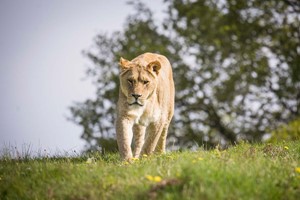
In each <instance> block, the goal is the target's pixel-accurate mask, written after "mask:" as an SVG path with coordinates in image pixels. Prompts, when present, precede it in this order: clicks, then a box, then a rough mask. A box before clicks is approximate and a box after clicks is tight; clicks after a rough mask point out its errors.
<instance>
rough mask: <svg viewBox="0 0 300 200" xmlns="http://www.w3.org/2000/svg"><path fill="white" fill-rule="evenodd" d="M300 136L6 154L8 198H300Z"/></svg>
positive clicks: (0, 191)
mask: <svg viewBox="0 0 300 200" xmlns="http://www.w3.org/2000/svg"><path fill="white" fill-rule="evenodd" d="M299 197H300V141H295V142H285V143H280V144H260V145H250V144H247V143H243V144H240V145H238V146H234V147H231V148H229V149H227V150H224V151H220V150H218V149H215V150H211V151H204V150H199V151H196V152H191V151H184V152H172V153H167V154H165V155H156V156H151V157H147V156H144V157H143V158H142V159H139V160H135V161H134V162H133V163H127V162H120V161H119V160H118V155H115V154H111V155H104V156H101V155H99V154H91V155H86V156H80V157H76V158H35V159H28V158H27V159H23V160H14V159H12V158H10V157H5V156H2V158H1V160H0V199H73V200H75V199H76V200H79V199H82V200H83V199H114V200H115V199H272V200H274V199H299Z"/></svg>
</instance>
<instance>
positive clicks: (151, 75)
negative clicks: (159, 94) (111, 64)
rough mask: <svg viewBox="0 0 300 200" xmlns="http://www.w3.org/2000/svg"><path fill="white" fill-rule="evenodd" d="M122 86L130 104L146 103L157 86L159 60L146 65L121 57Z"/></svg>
mask: <svg viewBox="0 0 300 200" xmlns="http://www.w3.org/2000/svg"><path fill="white" fill-rule="evenodd" d="M119 65H120V68H121V70H120V88H121V91H122V93H123V94H124V95H125V96H126V98H127V103H128V105H129V106H139V107H142V106H144V105H145V103H146V102H147V100H148V99H149V98H150V97H151V96H152V94H153V93H154V92H155V89H156V87H157V76H158V74H159V70H160V68H161V65H160V62H159V61H153V62H150V63H148V64H146V65H142V64H140V63H137V62H131V61H128V60H126V59H123V58H121V59H120V63H119Z"/></svg>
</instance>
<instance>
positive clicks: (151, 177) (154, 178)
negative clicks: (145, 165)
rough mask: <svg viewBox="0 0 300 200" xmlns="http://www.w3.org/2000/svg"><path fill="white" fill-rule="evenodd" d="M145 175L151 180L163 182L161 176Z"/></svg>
mask: <svg viewBox="0 0 300 200" xmlns="http://www.w3.org/2000/svg"><path fill="white" fill-rule="evenodd" d="M145 177H146V179H148V180H149V181H152V182H156V183H158V182H161V180H162V179H161V177H160V176H151V175H146V176H145Z"/></svg>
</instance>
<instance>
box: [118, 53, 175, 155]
mask: <svg viewBox="0 0 300 200" xmlns="http://www.w3.org/2000/svg"><path fill="white" fill-rule="evenodd" d="M119 65H120V74H119V78H120V90H119V100H118V104H117V120H116V135H117V142H118V148H119V152H120V155H121V158H122V159H125V160H128V159H131V158H132V157H139V156H140V155H141V154H151V153H153V152H154V151H155V152H164V151H165V146H166V137H167V131H168V127H169V124H170V122H171V119H172V117H173V113H174V95H175V89H174V81H173V74H172V67H171V64H170V62H169V61H168V59H167V58H166V57H165V56H162V55H159V54H154V53H144V54H142V55H140V56H138V57H136V58H134V59H132V60H131V61H129V60H126V59H124V58H120V63H119ZM132 140H133V143H134V150H133V152H132V149H131V143H132Z"/></svg>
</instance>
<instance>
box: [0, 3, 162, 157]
mask: <svg viewBox="0 0 300 200" xmlns="http://www.w3.org/2000/svg"><path fill="white" fill-rule="evenodd" d="M144 1H145V0H144ZM145 2H146V1H145ZM161 4H162V2H161V1H158V0H153V1H151V5H149V6H151V8H156V7H157V8H159V5H161ZM132 11H133V9H132V8H131V7H130V6H128V5H126V1H125V0H124V1H122V0H109V1H107V0H86V1H83V0H81V1H79V0H63V1H62V0H51V1H50V0H49V1H41V0H26V1H24V0H1V1H0V150H1V149H3V148H4V146H8V145H10V146H13V147H15V146H16V147H18V148H19V149H21V148H22V146H23V145H30V146H31V149H32V151H33V153H35V152H36V151H38V150H44V149H46V150H47V151H48V152H49V153H52V154H55V153H56V152H64V151H67V152H71V151H74V150H76V151H80V150H82V149H83V147H84V144H85V142H84V141H83V140H81V139H80V134H81V131H82V129H81V127H79V126H77V125H75V124H73V123H72V122H69V121H67V120H66V116H68V115H69V111H68V107H69V106H70V105H72V102H75V101H84V100H85V99H87V98H91V97H93V96H94V89H95V88H94V86H92V84H91V82H90V81H89V80H86V81H83V80H82V79H83V78H84V77H85V73H84V71H85V69H86V68H85V66H86V65H87V63H89V62H88V60H87V58H85V57H84V56H82V54H81V51H82V50H84V49H88V48H89V47H90V46H91V45H92V44H93V38H94V37H95V36H96V35H97V33H101V32H108V33H111V32H113V31H116V30H122V27H123V25H124V22H125V18H126V16H127V15H128V14H130V13H131V12H132ZM157 12H158V11H157Z"/></svg>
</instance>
